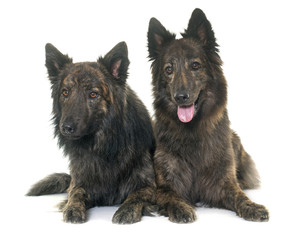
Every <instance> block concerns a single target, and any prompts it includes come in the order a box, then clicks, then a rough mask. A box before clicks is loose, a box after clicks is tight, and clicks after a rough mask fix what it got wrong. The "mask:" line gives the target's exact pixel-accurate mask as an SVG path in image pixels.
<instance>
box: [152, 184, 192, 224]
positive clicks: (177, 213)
mask: <svg viewBox="0 0 304 240" xmlns="http://www.w3.org/2000/svg"><path fill="white" fill-rule="evenodd" d="M156 200H157V204H158V205H159V207H160V209H159V213H160V214H161V215H164V216H168V217H169V220H170V221H171V222H175V223H191V222H194V221H195V220H196V214H195V211H194V207H192V206H191V205H190V204H188V203H186V202H185V201H184V200H183V199H182V198H180V197H178V196H177V194H175V193H174V192H173V191H172V190H170V189H168V188H165V187H159V188H158V189H157V191H156Z"/></svg>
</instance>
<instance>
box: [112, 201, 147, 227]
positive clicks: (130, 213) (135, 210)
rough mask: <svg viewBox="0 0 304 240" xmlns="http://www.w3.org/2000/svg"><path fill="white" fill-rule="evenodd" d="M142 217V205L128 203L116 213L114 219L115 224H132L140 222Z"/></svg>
mask: <svg viewBox="0 0 304 240" xmlns="http://www.w3.org/2000/svg"><path fill="white" fill-rule="evenodd" d="M141 217H142V205H141V204H135V203H126V204H123V205H121V207H120V208H119V209H118V210H117V211H116V213H115V214H114V216H113V218H112V222H113V223H118V224H132V223H136V222H139V221H140V220H141Z"/></svg>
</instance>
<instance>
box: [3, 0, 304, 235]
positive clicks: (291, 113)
mask: <svg viewBox="0 0 304 240" xmlns="http://www.w3.org/2000/svg"><path fill="white" fill-rule="evenodd" d="M196 7H199V8H201V9H202V10H203V11H204V12H205V13H206V15H207V17H208V18H209V20H210V21H211V23H212V25H213V28H214V31H215V34H216V37H217V39H218V43H219V44H220V51H221V57H222V59H223V61H224V66H223V69H224V73H225V76H226V78H227V81H228V84H229V89H228V90H229V96H228V101H229V103H228V111H229V115H230V120H231V122H232V128H233V129H235V130H236V131H237V132H238V134H239V135H240V136H241V138H242V141H243V144H244V146H245V149H246V150H247V151H248V152H249V153H250V154H251V155H252V157H253V158H254V160H255V162H256V165H257V168H258V170H259V172H260V174H261V178H262V187H261V188H260V189H259V190H252V191H247V194H248V195H249V196H250V197H251V199H252V200H254V201H256V202H258V203H262V204H264V205H266V206H267V207H268V209H269V211H270V221H269V222H268V223H253V222H247V221H245V220H243V219H241V218H239V217H237V216H235V213H233V212H230V211H226V210H219V209H209V208H198V209H197V215H198V220H197V221H196V222H195V223H193V224H187V225H179V224H174V223H171V222H169V221H168V219H167V218H165V217H154V218H152V217H144V218H143V220H142V222H140V223H136V224H134V225H127V226H120V225H114V224H112V223H111V218H112V215H113V214H114V212H115V211H116V210H117V207H100V208H94V209H91V210H89V221H88V222H87V223H85V224H82V225H72V224H66V223H64V222H62V214H61V213H58V212H56V208H54V206H55V205H56V204H57V203H58V202H59V201H60V200H62V199H64V198H65V194H61V195H53V196H43V197H24V194H25V193H26V191H27V190H28V189H29V187H30V186H31V184H33V183H34V182H36V181H37V180H39V179H41V178H42V177H44V176H46V175H47V174H50V173H53V172H67V171H68V159H66V158H64V157H63V156H62V152H61V151H60V150H59V149H58V147H57V141H56V140H55V139H53V128H52V125H51V121H50V119H51V105H52V100H51V92H50V84H49V81H48V79H47V75H46V69H45V67H44V61H45V52H44V46H45V44H46V43H47V42H51V43H52V44H54V45H55V46H56V47H57V48H58V49H59V50H60V51H62V52H63V53H68V54H69V56H71V57H73V59H74V62H78V61H95V60H96V59H97V57H98V56H100V55H105V54H106V53H107V52H108V51H109V50H110V49H111V48H112V47H113V46H114V45H115V44H117V43H118V42H120V41H126V42H127V44H128V48H129V58H130V61H131V65H130V70H129V73H130V76H129V79H128V82H129V84H130V85H131V87H132V88H133V89H134V90H135V91H136V92H137V93H138V95H139V97H140V98H141V99H142V100H143V102H144V103H145V104H146V106H147V107H148V109H149V111H150V113H151V115H152V114H153V109H152V97H151V86H150V82H151V74H150V63H149V62H148V59H147V55H148V53H147V47H146V46H147V39H146V35H147V29H148V22H149V19H150V18H151V17H156V18H157V19H158V20H160V21H161V22H162V24H163V25H164V26H165V27H166V28H167V29H169V30H170V31H173V32H175V33H179V32H182V31H183V30H184V28H186V27H187V24H188V20H189V18H190V15H191V13H192V11H193V9H194V8H196ZM303 10H304V8H303V6H302V5H301V3H300V1H293V0H288V1H287V0H286V1H278V0H277V1H256V0H255V1H214V0H210V1H204V0H200V1H198V0H196V1H190V0H184V1H177V0H175V1H156V0H154V1H123V0H121V1H120V0H114V1H111V0H109V1H101V0H100V1H90V0H85V1H75V0H74V1H63V0H61V1H54V0H52V1H1V3H0V78H1V79H0V91H1V92H0V98H1V99H0V110H1V111H0V113H1V116H0V121H1V122H0V123H1V124H0V128H1V129H0V139H1V143H0V146H1V151H0V158H1V165H0V167H1V168H0V171H1V172H0V184H1V187H0V189H1V197H0V201H1V205H0V208H1V210H0V219H1V220H0V222H1V223H0V228H1V230H0V238H1V239H91V238H94V239H105V238H107V239H118V238H119V239H131V238H132V239H166V238H167V239H191V238H195V237H196V238H197V239H220V238H225V239H267V238H269V237H271V239H274V238H275V237H282V238H281V239H283V238H284V239H303V238H304V234H303V214H304V208H303V183H304V181H303V175H304V174H303V171H304V169H303V161H304V157H303V147H304V146H303V143H304V139H303V136H304V128H303V123H304V114H303V104H304V98H303V92H304V89H303V87H304V84H303V81H304V77H303V68H304V61H303V55H304V47H303V44H304V34H303V29H304V27H303V23H304V17H303ZM17 237H18V238H17Z"/></svg>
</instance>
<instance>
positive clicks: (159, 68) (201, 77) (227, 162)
mask: <svg viewBox="0 0 304 240" xmlns="http://www.w3.org/2000/svg"><path fill="white" fill-rule="evenodd" d="M148 51H149V59H150V60H151V61H152V65H151V69H152V76H153V79H152V84H153V96H154V102H153V106H154V110H155V126H154V128H155V129H154V134H155V138H156V150H155V156H154V168H155V172H156V185H157V191H156V201H157V204H158V206H159V213H160V214H161V215H164V216H168V217H169V220H170V221H172V222H176V223H188V222H193V221H195V220H196V214H195V206H197V205H198V204H203V205H206V206H210V207H217V208H224V209H229V210H232V211H234V212H236V214H237V215H238V216H240V217H242V218H244V219H246V220H251V221H268V219H269V213H268V210H267V209H266V208H265V207H264V206H262V205H259V204H256V203H254V202H252V201H251V200H250V199H249V198H248V197H247V196H246V194H245V193H244V192H243V189H253V188H256V187H258V186H259V175H258V172H257V170H256V168H255V164H254V162H253V161H252V159H251V157H250V156H249V155H248V153H247V152H246V151H245V150H244V148H243V146H242V144H241V141H240V138H239V137H238V136H237V134H236V133H235V132H234V131H232V130H231V129H230V122H229V118H228V114H227V109H226V103H227V83H226V80H225V77H224V75H223V71H222V68H221V65H222V61H221V59H220V56H219V54H218V53H219V51H218V44H217V43H216V38H215V36H214V32H213V29H212V26H211V24H210V22H209V21H208V19H207V18H206V16H205V14H204V12H203V11H202V10H200V9H195V10H194V11H193V13H192V15H191V18H190V20H189V23H188V27H187V29H186V30H185V32H184V33H182V38H180V39H176V35H175V34H173V33H170V32H169V31H168V30H167V29H166V28H165V27H164V26H163V25H162V24H161V23H160V22H159V21H158V20H157V19H155V18H151V20H150V23H149V30H148Z"/></svg>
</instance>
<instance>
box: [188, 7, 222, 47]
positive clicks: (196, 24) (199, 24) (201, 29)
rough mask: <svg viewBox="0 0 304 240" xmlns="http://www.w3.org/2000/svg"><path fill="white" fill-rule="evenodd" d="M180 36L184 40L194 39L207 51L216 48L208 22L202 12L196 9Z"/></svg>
mask: <svg viewBox="0 0 304 240" xmlns="http://www.w3.org/2000/svg"><path fill="white" fill-rule="evenodd" d="M182 36H183V37H184V38H195V39H197V40H199V41H201V42H202V44H203V46H205V47H207V48H209V49H215V48H216V47H217V46H218V45H217V43H216V39H215V37H214V32H213V30H212V26H211V24H210V22H209V21H208V19H207V18H206V15H205V14H204V12H203V11H202V10H201V9H198V8H196V9H194V11H193V12H192V15H191V18H190V20H189V24H188V28H187V29H186V30H185V33H182Z"/></svg>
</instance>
